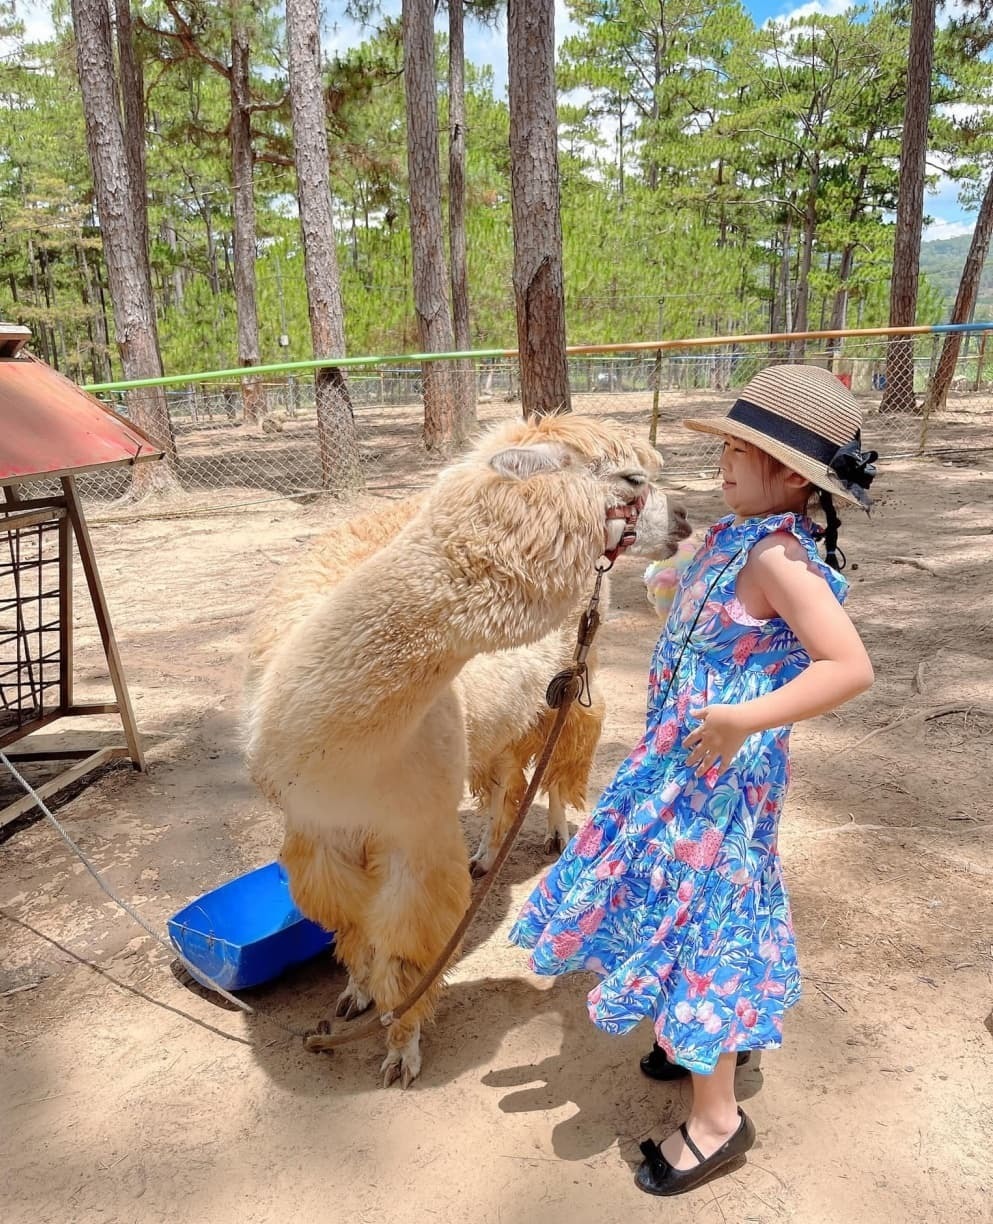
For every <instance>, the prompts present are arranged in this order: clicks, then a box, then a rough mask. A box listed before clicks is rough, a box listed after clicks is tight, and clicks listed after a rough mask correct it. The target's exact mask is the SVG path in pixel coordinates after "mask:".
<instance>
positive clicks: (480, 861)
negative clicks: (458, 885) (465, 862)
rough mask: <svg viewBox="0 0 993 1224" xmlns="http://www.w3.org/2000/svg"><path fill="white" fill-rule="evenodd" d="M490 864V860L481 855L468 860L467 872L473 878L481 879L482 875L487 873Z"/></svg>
mask: <svg viewBox="0 0 993 1224" xmlns="http://www.w3.org/2000/svg"><path fill="white" fill-rule="evenodd" d="M492 866H493V863H492V861H490V860H489V859H488V858H486V857H485V856H482V855H481V856H480V857H478V858H474V859H470V860H469V874H470V875H471V876H472V878H473V879H474V880H481V879H482V878H483V876H484V875H489V871H490V868H491V867H492Z"/></svg>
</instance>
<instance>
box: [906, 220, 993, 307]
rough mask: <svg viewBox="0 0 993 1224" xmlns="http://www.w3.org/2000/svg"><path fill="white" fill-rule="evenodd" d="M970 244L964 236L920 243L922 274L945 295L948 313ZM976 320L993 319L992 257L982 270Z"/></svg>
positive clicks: (952, 304)
mask: <svg viewBox="0 0 993 1224" xmlns="http://www.w3.org/2000/svg"><path fill="white" fill-rule="evenodd" d="M970 241H971V238H970V237H969V236H968V235H965V236H963V237H962V238H942V239H940V240H939V241H937V242H923V243H921V272H923V273H924V274H925V275H926V276H927V278H928V280H929V281H930V282H931V284H932V285H934V287H935V288H936V289H937V290H938V291H939V293H941V294H942V295H943V296H944V299H945V304H946V306H947V308H948V311H949V312H950V311H951V309H952V306H954V304H955V295H956V294H957V293H958V290H959V280H960V279H961V276H962V267H963V265H964V264H965V257H966V255H968V254H969V243H970ZM975 317H976V319H977V320H987V319H990V320H993V257H991V258H990V259H988V260H987V261H986V266H985V267H984V268H983V275H982V278H981V280H980V282H979V297H978V299H977V301H976V314H975Z"/></svg>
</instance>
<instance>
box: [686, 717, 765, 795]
mask: <svg viewBox="0 0 993 1224" xmlns="http://www.w3.org/2000/svg"><path fill="white" fill-rule="evenodd" d="M690 717H691V718H698V719H699V720H700V726H699V727H697V728H696V730H694V731H691V732H690V733H689V735H687V737H686V738H685V739H684V740H683V747H684V748H689V749H690V754H689V756H688V757H687V758H686V764H687V765H695V766H696V776H697V777H698V778H702V777H703V775H704V774H705V773H708V772H709V771H710V770H711V769H713V768H714V767H715V766H716V765H717V764H718V762H720V763H721V767H722V768H724V769H726V768H727V766H728V765H730V764H731V761H732V760H733V758H734V755H735V753H736V752H737V751H738V749H739V748H740V747H741V745H742V744H743V743H744V742H745V740H746V739H747V738H748V737H749V735H751V733H752V730H753V728H752V727H750V726H749V725H748V723H747V720H746V719H745V717H744V715H743V713H742V709H741V706H733V705H710V706H704V708H703V709H702V710H691V711H690Z"/></svg>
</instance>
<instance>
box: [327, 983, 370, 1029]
mask: <svg viewBox="0 0 993 1224" xmlns="http://www.w3.org/2000/svg"><path fill="white" fill-rule="evenodd" d="M370 1007H372V996H371V995H367V994H366V992H365V991H364V990H363V989H362V988H361V987H360V986H356V985H355V983H354V982H349V983H348V985H347V986H346V987H345V989H344V990H343V991H342V992H341V994H340V995H339V996H338V1003H337V1005H336V1007H335V1009H334V1014H335V1015H336V1016H337V1017H338V1018H339V1020H354V1019H355V1017H356V1016H361V1015H362V1013H363V1012H367V1011H368V1010H369V1008H370Z"/></svg>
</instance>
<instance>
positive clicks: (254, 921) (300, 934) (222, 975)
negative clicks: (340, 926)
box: [167, 863, 334, 990]
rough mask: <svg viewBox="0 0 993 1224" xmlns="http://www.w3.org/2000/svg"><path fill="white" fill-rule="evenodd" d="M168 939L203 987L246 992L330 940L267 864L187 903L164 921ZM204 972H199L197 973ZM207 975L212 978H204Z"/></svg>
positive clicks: (279, 872) (277, 869) (275, 866)
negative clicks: (294, 901) (191, 968)
mask: <svg viewBox="0 0 993 1224" xmlns="http://www.w3.org/2000/svg"><path fill="white" fill-rule="evenodd" d="M167 925H168V930H169V938H170V939H171V940H172V942H173V946H174V947H175V948H176V950H177V951H178V952H181V953H182V954H183V956H185V957H186V959H187V960H188V961H189V962H190V964H191V965H193V966H195V968H196V969H198V970H199V971H200V972H199V973H197V972H195V971H194V977H196V979H197V980H198V981H199V982H201V983H202V984H203V985H204V986H208V987H209V986H210V985H211V984H212V982H216V983H217V985H218V986H223V987H224V989H225V990H244V989H245V988H246V987H248V986H259V985H260V984H261V983H262V982H268V981H271V980H272V978H275V977H278V976H279V975H280V974H281V973H282V972H284V970H286V969H288V968H289V967H290V965H296V964H298V963H299V962H300V961H305V960H309V959H310V957H312V956H316V955H317V953H318V952H322V951H323V950H324V949H325V948H328V947H329V946H330V945H331V944H332V943H333V942H334V936H333V935H331V934H329V933H328V932H327V931H325V930H324V928H323V927H320V926H318V925H317V923H316V922H311V921H310V919H309V918H304V916H303V915H302V914H301V913H300V911H299V910H298V909H297V907H296V906H295V905H294V904H293V900H292V898H291V897H290V888H289V883H288V881H287V878H286V872H285V871H284V870H283V868H282V866H281V865H280V864H279V863H267V864H266V865H265V866H264V867H257V868H256V869H255V870H254V871H249V872H246V874H245V875H241V876H238V877H237V878H236V879H234V880H229V881H228V883H227V884H222V885H221V887H220V888H215V889H214V890H213V891H212V892H209V893H204V895H203V896H202V897H199V898H198V899H197V900H196V901H191V902H190V904H189V905H187V906H185V907H184V908H183V909H181V910H180V911H179V912H178V913H176V914H173V916H172V917H171V918H170V919H169V922H168V924H167ZM201 975H202V976H201ZM208 979H210V980H208Z"/></svg>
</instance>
